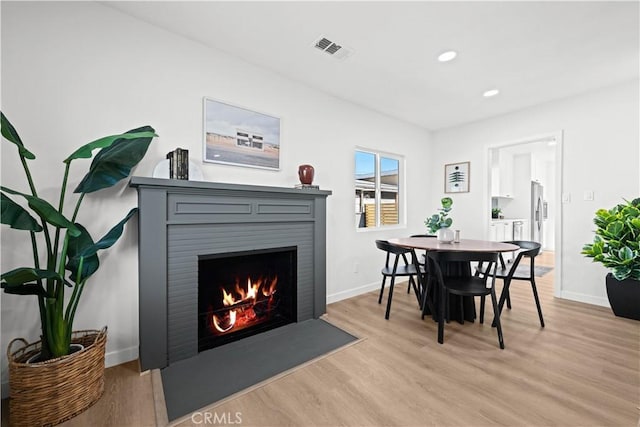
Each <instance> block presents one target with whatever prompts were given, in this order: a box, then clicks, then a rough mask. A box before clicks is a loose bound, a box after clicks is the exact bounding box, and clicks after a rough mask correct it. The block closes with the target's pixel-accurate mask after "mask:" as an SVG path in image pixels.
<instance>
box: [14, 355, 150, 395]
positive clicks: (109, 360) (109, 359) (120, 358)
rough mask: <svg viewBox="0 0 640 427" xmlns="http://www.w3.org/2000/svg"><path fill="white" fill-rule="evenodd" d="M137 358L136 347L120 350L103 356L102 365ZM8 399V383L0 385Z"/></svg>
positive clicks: (108, 366)
mask: <svg viewBox="0 0 640 427" xmlns="http://www.w3.org/2000/svg"><path fill="white" fill-rule="evenodd" d="M137 358H138V346H135V347H129V348H125V349H122V350H116V351H110V352H109V353H106V354H105V355H104V365H105V367H107V368H110V367H111V366H116V365H120V364H122V363H126V362H131V361H132V360H136V359H137ZM5 397H9V383H8V382H3V383H2V398H3V399H4V398H5Z"/></svg>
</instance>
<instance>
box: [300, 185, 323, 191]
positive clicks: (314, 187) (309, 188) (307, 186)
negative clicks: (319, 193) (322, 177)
mask: <svg viewBox="0 0 640 427" xmlns="http://www.w3.org/2000/svg"><path fill="white" fill-rule="evenodd" d="M296 188H301V189H303V190H319V189H320V186H319V185H315V184H296Z"/></svg>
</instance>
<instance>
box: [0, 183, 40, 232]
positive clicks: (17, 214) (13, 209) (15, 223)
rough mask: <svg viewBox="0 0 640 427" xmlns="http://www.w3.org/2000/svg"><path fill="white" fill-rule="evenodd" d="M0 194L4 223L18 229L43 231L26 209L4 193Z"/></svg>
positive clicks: (0, 207) (0, 206)
mask: <svg viewBox="0 0 640 427" xmlns="http://www.w3.org/2000/svg"><path fill="white" fill-rule="evenodd" d="M0 196H1V198H0V218H1V219H2V224H7V225H8V226H10V227H11V228H14V229H16V230H29V231H35V232H38V231H42V227H41V226H40V224H38V221H37V220H36V219H35V218H34V217H32V216H31V215H30V214H29V212H27V211H26V209H24V208H23V207H22V206H20V205H19V204H17V203H16V202H14V201H13V200H11V199H10V198H9V197H8V196H6V195H5V194H4V193H0Z"/></svg>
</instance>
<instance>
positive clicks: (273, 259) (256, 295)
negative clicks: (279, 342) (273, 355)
mask: <svg viewBox="0 0 640 427" xmlns="http://www.w3.org/2000/svg"><path fill="white" fill-rule="evenodd" d="M296 255H297V254H296V247H286V248H272V249H263V250H254V251H244V252H232V253H224V254H214V255H201V256H199V257H198V351H199V352H200V351H204V350H207V349H210V348H214V347H218V346H220V345H224V344H227V343H230V342H232V341H236V340H239V339H242V338H246V337H248V336H251V335H255V334H257V333H261V332H265V331H267V330H270V329H274V328H277V327H280V326H284V325H286V324H288V323H292V322H295V321H296V320H297V319H296V311H297V310H296V294H297V292H296V278H297V269H296V265H297V256H296Z"/></svg>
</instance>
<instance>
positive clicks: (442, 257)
mask: <svg viewBox="0 0 640 427" xmlns="http://www.w3.org/2000/svg"><path fill="white" fill-rule="evenodd" d="M427 261H428V269H429V271H430V272H431V275H432V276H433V277H434V280H435V281H436V283H438V285H439V293H440V295H439V302H438V306H437V311H438V342H439V343H440V344H443V343H444V323H445V313H446V312H447V311H448V310H447V308H448V306H449V301H448V297H449V294H453V295H458V296H460V297H476V296H479V297H485V296H487V295H490V296H491V303H492V306H493V314H494V317H493V321H494V323H495V324H496V326H497V331H498V342H499V344H500V348H501V349H504V339H503V337H502V326H501V325H500V311H499V309H498V301H497V298H496V292H495V283H496V277H495V268H493V267H495V265H496V263H497V262H498V253H497V252H437V251H431V252H429V253H428V254H427ZM451 262H464V263H471V262H478V263H483V264H484V265H486V266H487V268H488V270H487V271H489V272H491V271H493V273H490V274H485V275H474V276H466V275H465V276H445V275H444V274H443V273H442V267H441V266H443V265H445V264H447V263H451ZM485 263H486V264H485ZM446 317H447V318H448V315H447V316H446ZM480 323H484V313H483V312H482V311H481V313H480Z"/></svg>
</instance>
